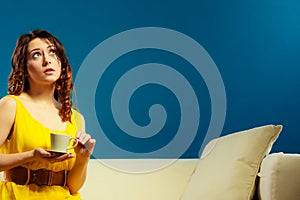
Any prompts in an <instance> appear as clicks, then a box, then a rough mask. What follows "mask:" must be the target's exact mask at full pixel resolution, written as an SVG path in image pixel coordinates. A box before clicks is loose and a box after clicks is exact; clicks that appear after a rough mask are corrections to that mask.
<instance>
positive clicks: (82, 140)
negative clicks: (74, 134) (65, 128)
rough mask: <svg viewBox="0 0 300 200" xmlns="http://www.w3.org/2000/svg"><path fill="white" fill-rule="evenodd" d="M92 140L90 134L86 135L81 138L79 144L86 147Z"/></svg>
mask: <svg viewBox="0 0 300 200" xmlns="http://www.w3.org/2000/svg"><path fill="white" fill-rule="evenodd" d="M90 139H91V136H90V135H89V134H84V135H81V137H80V138H79V142H80V143H81V144H82V145H85V144H86V143H87V141H89V140H90Z"/></svg>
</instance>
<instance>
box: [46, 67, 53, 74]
mask: <svg viewBox="0 0 300 200" xmlns="http://www.w3.org/2000/svg"><path fill="white" fill-rule="evenodd" d="M54 71H55V70H54V69H52V68H48V69H46V70H45V71H44V73H45V74H53V72H54Z"/></svg>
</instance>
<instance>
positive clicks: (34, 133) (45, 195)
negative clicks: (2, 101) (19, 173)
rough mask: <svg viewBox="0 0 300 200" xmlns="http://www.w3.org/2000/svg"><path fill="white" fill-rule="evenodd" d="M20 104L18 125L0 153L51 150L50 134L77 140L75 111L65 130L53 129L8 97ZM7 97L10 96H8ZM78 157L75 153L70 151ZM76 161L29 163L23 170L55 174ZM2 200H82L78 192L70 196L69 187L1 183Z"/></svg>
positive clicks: (17, 100)
mask: <svg viewBox="0 0 300 200" xmlns="http://www.w3.org/2000/svg"><path fill="white" fill-rule="evenodd" d="M9 96H10V97H12V98H14V99H15V100H16V103H17V108H16V116H15V123H14V127H13V132H12V134H11V136H10V139H7V140H6V141H5V143H4V144H3V145H2V146H1V147H0V153H5V154H9V153H18V152H24V151H29V150H32V149H35V148H37V147H43V148H44V149H50V133H51V132H55V133H64V134H69V135H72V136H73V137H75V135H76V132H77V130H79V128H80V127H79V126H81V125H80V124H78V123H76V122H78V119H80V117H79V113H78V112H76V111H75V110H73V114H72V117H71V122H72V123H70V122H67V128H66V130H65V131H57V130H51V129H49V128H47V127H45V126H44V125H43V124H41V123H40V122H38V121H37V120H36V119H34V118H33V117H32V116H31V115H30V113H29V112H28V110H27V109H26V108H25V106H24V105H23V104H22V102H21V101H20V100H19V98H18V97H17V96H14V95H9ZM5 98H7V97H5ZM70 152H71V153H73V154H75V152H74V150H70ZM74 163H75V158H72V159H68V160H65V161H61V162H56V163H50V162H48V161H45V160H40V161H34V162H30V163H26V165H23V167H27V168H29V169H32V170H37V169H42V168H43V169H48V170H52V171H61V170H71V169H72V167H73V166H74ZM0 199H1V200H61V199H68V200H73V199H81V198H80V195H79V193H77V194H73V195H71V194H70V192H69V189H68V187H62V186H37V185H35V184H29V185H17V184H15V183H14V182H6V181H3V182H0Z"/></svg>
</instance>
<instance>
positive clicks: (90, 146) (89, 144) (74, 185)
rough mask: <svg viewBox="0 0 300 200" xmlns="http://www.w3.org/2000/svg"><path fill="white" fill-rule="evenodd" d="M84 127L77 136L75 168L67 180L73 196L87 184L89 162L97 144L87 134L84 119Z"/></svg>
mask: <svg viewBox="0 0 300 200" xmlns="http://www.w3.org/2000/svg"><path fill="white" fill-rule="evenodd" d="M81 117H82V116H81ZM82 127H83V128H82V130H81V131H79V132H78V133H77V135H76V137H77V138H78V141H79V142H78V145H77V147H76V148H75V153H76V161H75V164H74V167H73V168H72V170H71V171H70V172H69V174H68V179H67V185H68V187H69V189H70V192H71V193H72V194H75V193H77V192H78V190H79V189H80V188H81V187H82V186H83V184H84V182H85V179H86V173H87V166H88V162H89V159H90V156H91V155H92V153H93V150H94V147H95V144H96V140H95V139H92V138H91V136H90V135H89V134H87V133H85V128H84V127H85V122H84V118H83V117H82Z"/></svg>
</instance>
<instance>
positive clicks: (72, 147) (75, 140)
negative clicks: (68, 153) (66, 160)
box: [67, 137, 78, 150]
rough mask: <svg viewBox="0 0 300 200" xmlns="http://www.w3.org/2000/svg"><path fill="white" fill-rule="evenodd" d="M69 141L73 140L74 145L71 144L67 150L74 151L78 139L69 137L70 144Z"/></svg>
mask: <svg viewBox="0 0 300 200" xmlns="http://www.w3.org/2000/svg"><path fill="white" fill-rule="evenodd" d="M71 140H74V143H73V145H72V146H70V147H68V149H67V150H70V149H74V148H75V147H76V146H77V145H78V139H77V138H74V137H71V138H70V140H69V142H71Z"/></svg>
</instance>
